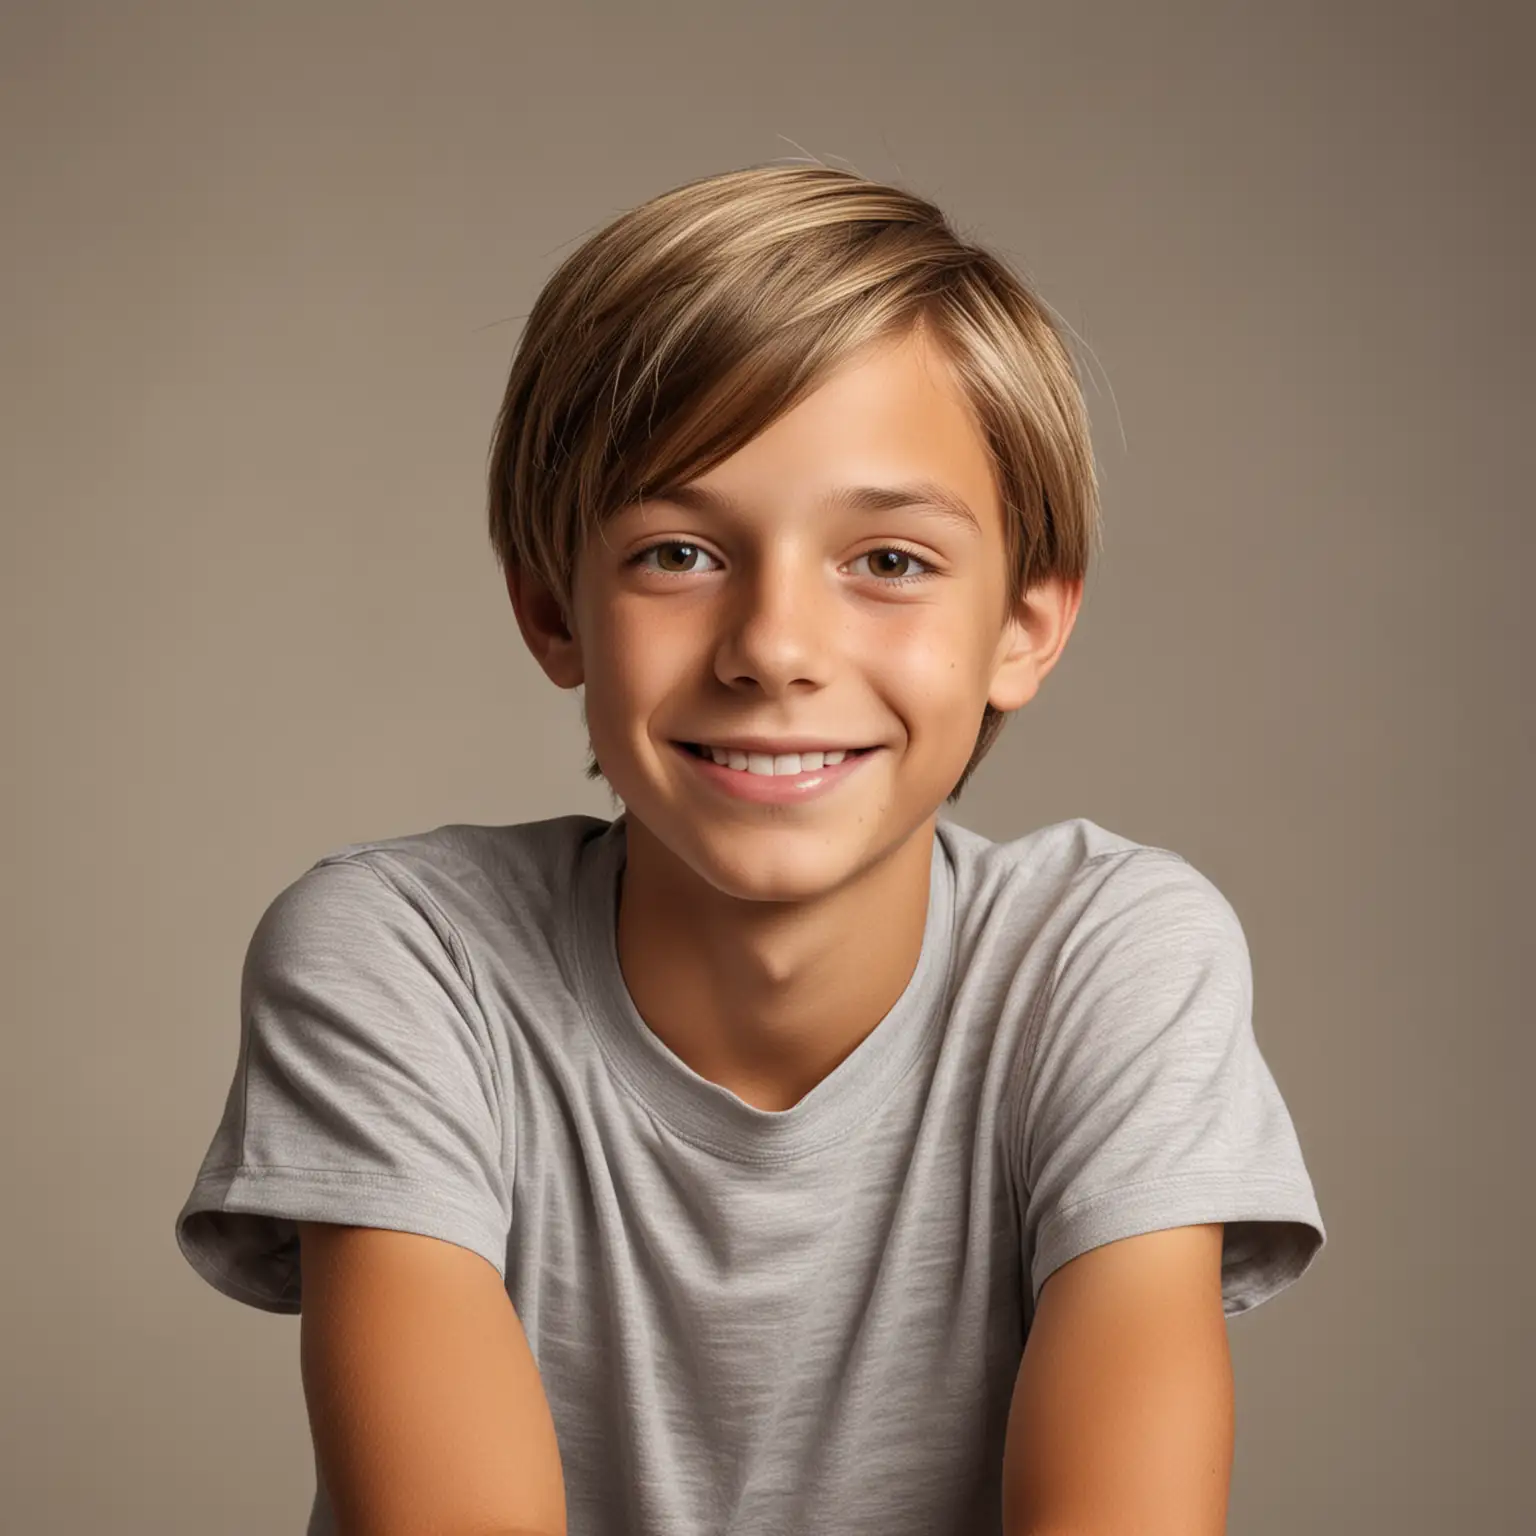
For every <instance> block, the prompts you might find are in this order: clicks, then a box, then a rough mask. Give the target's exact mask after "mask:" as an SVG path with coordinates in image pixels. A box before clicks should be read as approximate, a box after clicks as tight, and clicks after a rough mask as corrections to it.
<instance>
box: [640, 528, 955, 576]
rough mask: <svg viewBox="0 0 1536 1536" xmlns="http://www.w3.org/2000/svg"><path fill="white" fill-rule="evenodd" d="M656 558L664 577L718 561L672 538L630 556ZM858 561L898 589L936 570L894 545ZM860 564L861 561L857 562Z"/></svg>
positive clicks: (691, 571)
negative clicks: (918, 568) (914, 568)
mask: <svg viewBox="0 0 1536 1536" xmlns="http://www.w3.org/2000/svg"><path fill="white" fill-rule="evenodd" d="M653 555H654V556H655V557H656V563H655V564H654V565H653V566H651V569H652V570H654V571H657V572H659V573H660V574H661V575H663V576H691V575H693V574H694V573H695V572H696V571H697V570H699V566H698V565H697V564H695V563H694V562H695V560H696V559H697V557H699V556H701V555H702V556H703V558H704V559H706V560H712V559H714V556H713V555H710V554H707V553H706V552H705V551H704V550H702V549H701V548H700V547H699V546H698V545H697V544H689V543H686V542H684V541H683V540H680V539H671V540H668V541H666V542H664V543H661V544H651V545H648V546H647V547H646V548H645V549H642V550H640V551H638V552H637V553H636V554H633V555H631V556H630V559H629V563H630V564H631V565H642V564H644V563H645V562H646V561H648V560H650V558H651V556H653ZM858 560H868V561H869V562H870V571H871V573H872V574H873V575H875V576H877V577H878V578H880V580H881V583H882V584H883V585H885V586H897V585H900V584H901V583H904V582H908V581H921V580H922V579H923V577H924V576H928V575H932V574H933V572H932V569H931V567H929V565H928V562H927V561H926V560H922V559H920V558H919V557H918V556H917V555H915V554H913V553H912V551H911V550H907V549H901V548H898V547H896V546H894V545H891V546H888V547H886V548H885V549H871V550H868V551H866V552H865V553H864V554H862V555H860V556H858ZM855 564H857V560H856V561H855ZM913 565H918V566H921V567H922V571H921V573H920V574H914V573H913V572H912V570H911V567H912V566H913Z"/></svg>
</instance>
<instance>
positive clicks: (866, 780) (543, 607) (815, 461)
mask: <svg viewBox="0 0 1536 1536" xmlns="http://www.w3.org/2000/svg"><path fill="white" fill-rule="evenodd" d="M919 482H925V483H927V484H928V485H929V486H931V487H933V488H936V489H937V490H938V492H939V493H940V494H941V496H942V497H943V498H944V499H947V500H949V501H951V502H958V503H963V504H964V506H965V507H966V508H968V509H969V510H970V512H971V514H972V515H973V516H974V519H975V523H974V525H972V524H971V523H970V522H969V521H967V520H965V519H964V518H962V517H956V516H944V515H941V514H940V513H938V512H937V511H935V510H934V508H933V506H932V504H931V502H923V501H921V500H920V499H917V500H914V503H913V504H912V505H890V503H891V502H892V501H895V500H897V499H898V498H895V497H892V496H889V495H887V496H886V497H885V498H884V500H885V502H886V504H887V505H886V506H885V508H884V509H877V508H875V507H871V506H870V505H860V504H857V503H856V502H855V501H854V500H853V499H851V498H849V496H848V493H850V492H851V491H853V490H855V489H858V488H866V487H879V488H885V489H889V488H893V487H914V486H916V485H917V484H918V483H919ZM685 491H686V492H687V493H692V494H685V495H683V496H680V497H676V498H657V499H652V500H649V501H646V502H644V503H641V504H637V505H634V506H630V507H627V508H624V509H622V510H621V511H620V512H618V513H617V514H615V515H614V516H613V517H612V518H611V519H610V520H609V521H608V522H607V523H606V524H605V525H604V526H603V529H602V531H601V535H600V536H599V537H596V538H594V539H593V540H591V541H590V543H589V544H588V547H587V548H586V549H584V550H583V551H582V552H581V554H580V557H579V560H578V563H577V571H576V581H575V590H574V596H573V604H572V619H573V625H572V631H571V632H567V631H566V629H565V628H564V625H563V622H562V620H561V618H560V616H559V612H558V608H557V607H556V606H555V605H554V604H553V602H552V601H550V600H549V598H548V595H547V593H546V592H544V590H543V589H542V588H539V587H538V586H537V585H536V584H535V583H533V582H531V581H530V580H529V579H528V578H526V577H522V576H515V577H514V578H512V580H510V581H509V589H510V590H511V593H512V598H513V603H514V606H515V607H516V608H517V613H518V620H519V623H520V625H521V627H522V630H523V633H524V636H525V638H526V639H527V641H528V644H529V646H530V648H531V649H532V650H533V652H534V654H535V656H536V657H537V658H538V659H539V661H540V663H541V665H543V666H544V668H545V670H546V671H547V672H548V673H549V675H550V676H551V677H552V678H553V679H554V680H555V681H556V682H558V683H560V684H561V686H563V687H575V686H577V685H578V684H580V685H584V687H585V707H586V719H587V728H588V731H589V733H590V736H591V741H592V748H593V751H594V753H595V754H596V757H597V760H598V762H599V763H600V764H601V766H602V771H603V774H604V776H605V777H606V778H607V780H608V782H609V783H610V784H611V785H612V787H613V789H614V791H615V792H616V793H617V794H618V796H619V797H620V798H621V799H622V800H623V802H624V805H625V808H626V811H627V812H628V815H629V818H630V821H631V822H632V823H633V822H639V823H641V824H642V825H643V829H644V831H646V832H648V833H650V834H651V835H652V837H653V838H654V839H655V840H656V842H658V843H659V844H660V845H662V847H663V848H664V849H666V850H668V851H669V852H670V853H671V854H672V855H673V856H675V857H676V858H677V859H680V860H681V861H682V862H683V863H684V864H686V865H687V866H689V867H690V868H691V869H692V870H693V871H694V872H695V873H696V874H697V875H698V876H699V877H700V878H702V879H703V880H705V881H707V882H708V883H709V884H710V885H712V886H714V887H715V888H717V889H718V890H720V891H721V892H723V893H726V894H729V895H734V896H737V897H742V898H746V899H752V900H764V901H803V900H807V899H809V898H812V897H814V896H817V895H819V894H823V893H825V892H828V891H830V890H832V889H833V888H835V887H837V886H839V885H841V884H842V883H844V882H845V881H847V880H850V879H852V878H854V877H855V876H857V875H858V874H860V873H861V872H862V871H864V870H866V869H868V868H870V867H871V866H873V865H874V864H875V863H877V862H878V861H880V860H881V859H883V858H885V857H886V856H888V855H890V854H893V853H894V852H896V850H897V849H898V848H899V847H901V846H902V845H903V844H905V843H906V842H907V841H908V840H909V839H910V838H911V837H912V835H913V834H914V833H915V832H917V831H919V830H920V829H922V828H923V827H924V826H925V824H929V823H930V822H931V821H932V819H933V818H935V816H936V813H937V811H938V810H939V808H940V807H941V805H942V804H943V802H944V800H945V798H946V796H948V794H949V793H950V791H951V790H952V789H953V788H954V786H955V784H956V782H957V781H958V780H959V778H960V775H961V774H962V773H963V772H964V770H965V766H966V763H967V762H968V761H969V760H970V755H971V751H972V749H973V747H974V745H975V741H976V733H977V731H978V729H979V728H980V725H981V719H982V711H983V708H984V706H985V705H986V704H987V703H988V702H990V703H991V704H993V705H994V706H995V707H996V708H998V709H1001V710H1012V709H1017V708H1018V707H1019V706H1020V705H1022V704H1024V703H1025V702H1027V701H1028V699H1029V698H1030V697H1032V696H1033V694H1034V692H1035V689H1036V687H1037V686H1038V684H1039V681H1040V679H1041V678H1042V677H1043V676H1044V675H1045V673H1046V672H1047V671H1049V669H1050V667H1051V666H1052V664H1053V663H1054V661H1055V658H1056V656H1057V654H1058V653H1059V652H1060V650H1061V647H1062V646H1063V645H1064V644H1065V642H1066V639H1067V635H1068V634H1069V633H1070V630H1071V627H1072V624H1073V622H1074V619H1075V616H1076V611H1077V606H1078V602H1079V599H1080V597H1081V584H1080V583H1074V584H1072V585H1071V586H1066V585H1063V584H1059V583H1047V584H1042V585H1040V586H1037V587H1035V588H1033V589H1032V590H1031V592H1030V593H1029V594H1028V598H1027V601H1025V602H1024V603H1022V604H1021V605H1019V606H1018V609H1017V616H1016V617H1015V618H1014V619H1012V620H1010V622H1008V623H1007V624H1006V625H1003V624H1002V623H1001V615H1002V613H1003V610H1004V603H1005V592H1006V587H1007V584H1008V580H1009V572H1008V567H1007V564H1006V560H1005V553H1004V543H1003V520H1002V508H1001V504H1000V501H999V498H998V493H997V489H996V485H995V483H994V479H993V472H992V466H991V461H990V459H989V456H988V452H987V448H986V443H985V440H984V438H983V437H982V435H981V429H980V427H979V426H978V424H977V422H976V421H975V418H974V417H973V415H972V414H971V411H970V409H969V407H968V405H967V404H966V402H965V400H964V397H963V395H962V394H961V393H960V391H959V389H958V386H957V385H956V384H955V383H954V381H953V379H952V378H951V376H950V373H949V369H948V365H947V363H946V362H945V360H944V359H943V357H942V355H941V354H940V353H939V352H937V351H936V350H935V349H934V347H933V345H932V344H931V343H930V342H928V341H927V340H926V339H925V338H924V337H923V336H922V335H921V334H920V333H915V334H913V335H911V336H909V337H907V338H905V339H903V340H901V341H899V342H895V343H886V344H884V345H882V346H880V347H879V348H878V349H877V350H874V351H871V352H868V353H866V354H864V355H863V356H862V357H860V358H857V359H855V360H854V361H853V362H852V363H850V364H849V365H847V366H846V367H845V368H844V369H843V370H842V371H841V372H839V373H838V374H836V375H834V376H833V377H832V378H831V379H830V380H828V382H827V383H826V384H824V385H823V386H822V387H821V388H820V389H819V390H817V391H816V392H815V393H814V394H812V395H811V396H809V397H808V398H807V399H805V400H804V401H802V402H801V403H800V404H799V405H798V406H797V407H795V409H794V410H792V411H790V412H789V413H788V414H786V415H785V416H782V417H780V418H779V420H778V421H776V422H775V423H774V424H773V425H772V426H770V427H768V428H767V430H765V431H764V432H762V433H761V434H760V435H759V436H758V437H756V438H754V439H753V440H752V441H751V442H749V443H748V444H747V445H746V446H745V447H744V448H742V449H741V450H740V451H738V452H737V453H735V454H734V455H733V456H732V457H731V458H729V459H727V460H726V461H725V462H724V463H722V464H720V465H717V466H716V467H715V468H714V469H712V470H710V471H709V473H708V474H706V475H703V476H700V477H699V478H698V479H697V480H694V481H693V482H691V483H690V485H689V486H688V487H686V488H685ZM839 494H842V495H843V496H844V497H845V500H844V501H843V502H842V503H841V504H839V503H838V501H837V497H838V496H839ZM919 495H920V493H919ZM866 499H867V498H866ZM801 742H803V743H806V744H807V745H809V746H822V747H825V748H826V749H829V750H845V751H846V750H848V749H855V748H857V749H865V750H863V751H861V752H860V753H859V755H858V756H857V757H853V756H850V757H848V758H846V759H845V760H844V761H843V762H842V763H841V764H839V765H836V766H834V767H830V768H829V767H825V766H823V767H822V768H820V769H819V770H818V769H816V768H815V766H814V761H815V760H814V758H813V759H812V766H811V767H810V768H809V770H807V766H806V765H805V763H804V762H803V760H802V762H801V764H800V767H801V771H800V772H799V773H798V774H775V776H774V777H772V778H769V777H765V776H762V775H760V774H758V775H754V774H752V773H751V772H749V771H746V770H742V769H740V768H731V767H728V766H726V767H722V766H718V765H716V764H715V763H713V762H710V761H707V760H706V759H705V758H702V757H700V756H698V755H696V754H695V753H694V752H692V751H690V749H689V747H688V746H686V745H684V744H685V743H693V744H700V743H702V744H705V745H707V746H718V747H725V748H731V747H733V746H734V747H735V748H736V749H737V750H738V751H740V750H745V749H746V748H747V747H748V746H749V745H750V746H751V747H752V749H753V750H752V753H751V754H749V756H748V758H747V762H748V763H749V765H750V766H751V767H757V768H761V767H762V766H764V764H763V762H762V761H761V760H759V761H756V762H754V761H753V757H758V758H759V759H761V758H762V757H764V756H766V755H768V752H769V749H772V750H773V751H774V752H775V753H776V755H777V756H780V757H782V756H784V755H787V754H788V753H789V752H791V751H792V750H793V747H794V745H795V744H797V743H801ZM735 761H737V762H738V763H739V762H740V761H742V759H741V758H740V757H739V756H738V757H737V758H736V759H735ZM777 766H778V767H779V768H781V769H783V768H793V767H794V766H795V765H794V764H793V763H787V764H786V763H782V762H780V763H778V764H777Z"/></svg>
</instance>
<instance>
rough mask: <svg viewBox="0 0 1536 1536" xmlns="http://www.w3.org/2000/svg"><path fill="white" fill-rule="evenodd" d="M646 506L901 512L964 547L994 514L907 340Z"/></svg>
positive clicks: (852, 366)
mask: <svg viewBox="0 0 1536 1536" xmlns="http://www.w3.org/2000/svg"><path fill="white" fill-rule="evenodd" d="M646 499H648V500H649V501H655V502H662V503H664V504H667V505H671V506H674V507H681V508H684V509H686V510H689V511H693V512H697V513H701V514H706V515H710V516H715V517H721V518H740V517H746V516H749V515H752V514H754V513H765V512H770V511H771V510H773V509H774V508H776V507H785V506H790V505H794V506H803V507H806V508H807V509H812V508H814V509H815V510H817V511H827V512H840V511H859V510H869V511H873V512H879V511H902V510H908V509H910V510H915V511H923V512H926V513H929V514H931V515H933V516H935V517H937V518H938V519H940V520H942V521H946V522H948V523H949V524H950V525H952V527H953V528H954V529H955V530H956V531H963V532H965V533H968V534H970V535H971V536H973V537H983V536H985V533H986V531H987V529H988V527H989V525H990V524H992V523H995V521H996V519H997V517H998V516H999V515H1000V514H999V511H998V507H997V486H996V477H995V468H994V461H993V457H992V453H991V450H990V448H989V446H988V443H987V440H986V436H985V434H984V432H983V430H982V427H981V424H980V422H979V421H978V419H977V417H976V414H975V412H974V410H973V409H972V407H971V404H970V402H969V400H968V399H967V398H966V396H965V395H964V393H963V391H962V389H961V387H960V385H959V383H958V381H957V379H956V377H955V375H954V373H953V371H952V370H951V369H950V367H949V366H948V364H947V363H946V362H944V361H943V359H942V358H939V357H937V355H936V354H935V352H934V351H933V349H932V347H931V346H924V345H923V344H922V343H921V342H920V341H919V340H918V339H915V338H904V339H903V340H902V341H899V342H892V343H887V344H885V345H884V346H881V347H879V348H872V349H868V350H866V351H865V352H863V353H861V354H858V355H856V356H855V357H853V358H851V359H850V360H848V361H847V362H846V363H845V364H844V365H842V366H841V367H839V368H837V369H835V370H834V371H833V372H832V373H831V374H830V375H829V376H828V377H827V378H826V379H824V380H823V381H822V382H821V383H820V384H819V385H818V386H817V387H816V388H814V389H813V390H812V391H811V392H810V393H809V394H808V395H807V396H806V397H805V398H804V399H802V400H800V401H799V402H797V403H796V404H795V405H794V406H792V407H791V408H790V409H789V410H788V411H786V412H784V413H783V414H782V415H781V416H779V417H778V418H777V419H775V420H773V421H771V422H769V423H768V424H767V425H766V426H764V427H763V428H762V429H761V430H760V431H758V432H757V433H755V434H754V435H753V436H752V437H750V438H749V439H748V440H747V441H745V442H744V443H742V444H741V445H740V446H738V447H737V448H736V449H735V450H734V451H733V452H732V453H731V454H730V455H729V456H728V457H726V458H725V459H723V460H722V461H721V462H720V463H718V464H716V465H714V466H713V467H712V468H710V469H709V470H707V471H705V472H703V473H700V474H697V475H693V476H691V477H687V478H678V477H671V478H665V479H663V480H662V481H661V482H660V483H659V484H654V485H653V488H652V489H651V490H649V491H647V492H646ZM641 505H643V504H642V503H637V504H636V506H637V508H638V507H639V506H641Z"/></svg>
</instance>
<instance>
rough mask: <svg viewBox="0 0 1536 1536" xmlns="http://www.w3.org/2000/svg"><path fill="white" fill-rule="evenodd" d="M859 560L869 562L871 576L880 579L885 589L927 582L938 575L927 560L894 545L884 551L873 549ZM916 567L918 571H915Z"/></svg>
mask: <svg viewBox="0 0 1536 1536" xmlns="http://www.w3.org/2000/svg"><path fill="white" fill-rule="evenodd" d="M859 559H860V560H867V561H869V571H870V574H871V575H873V576H876V577H878V578H879V585H881V586H885V587H901V586H905V585H906V584H907V583H908V582H910V581H926V580H928V579H929V577H931V576H934V575H936V574H937V573H936V572H935V571H934V569H933V567H932V566H930V565H929V564H928V562H927V561H926V560H923V559H920V558H919V557H918V556H917V555H914V554H912V553H910V552H909V551H907V550H905V549H902V548H900V547H899V546H898V545H894V544H893V545H888V546H886V548H884V549H872V550H870V551H869V552H868V553H867V554H863V555H860V556H859ZM914 566H916V567H918V569H916V570H913V567H914Z"/></svg>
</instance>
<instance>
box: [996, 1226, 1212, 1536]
mask: <svg viewBox="0 0 1536 1536" xmlns="http://www.w3.org/2000/svg"><path fill="white" fill-rule="evenodd" d="M1221 1248H1222V1224H1221V1223H1219V1222H1217V1223H1210V1224H1204V1225H1200V1226H1186V1227H1172V1228H1167V1229H1165V1230H1162V1231H1157V1232H1147V1233H1144V1234H1141V1235H1139V1236H1136V1237H1128V1238H1123V1239H1121V1240H1120V1241H1118V1242H1111V1243H1105V1244H1103V1245H1101V1246H1100V1247H1097V1248H1092V1249H1089V1250H1088V1251H1087V1252H1086V1253H1083V1254H1081V1255H1079V1256H1078V1257H1077V1258H1075V1259H1072V1260H1069V1261H1068V1262H1067V1263H1066V1264H1064V1265H1062V1266H1061V1268H1059V1269H1057V1270H1056V1271H1055V1272H1054V1273H1053V1274H1051V1276H1050V1277H1049V1278H1048V1279H1047V1280H1046V1282H1045V1284H1044V1286H1043V1287H1042V1288H1041V1291H1040V1298H1039V1304H1038V1306H1037V1308H1036V1311H1035V1317H1034V1321H1033V1323H1032V1325H1031V1328H1030V1331H1029V1335H1028V1339H1027V1341H1026V1343H1025V1347H1024V1357H1023V1359H1022V1361H1021V1362H1020V1365H1019V1374H1018V1379H1017V1381H1016V1383H1015V1386H1014V1392H1013V1404H1012V1408H1011V1410H1010V1413H1009V1420H1008V1435H1007V1442H1006V1449H1005V1451H1004V1457H1003V1513H1004V1520H1003V1524H1004V1529H1005V1531H1006V1532H1007V1536H1026V1533H1027V1536H1056V1533H1065V1532H1072V1533H1074V1536H1095V1533H1097V1532H1105V1533H1108V1532H1118V1531H1132V1530H1134V1531H1138V1532H1145V1533H1146V1536H1160V1533H1163V1532H1167V1533H1168V1536H1221V1533H1222V1532H1224V1531H1225V1530H1226V1516H1227V1496H1228V1491H1229V1487H1230V1480H1231V1469H1232V1447H1233V1430H1234V1424H1233V1409H1234V1405H1233V1384H1232V1364H1231V1356H1230V1353H1229V1350H1228V1344H1227V1329H1226V1318H1225V1315H1224V1313H1223V1310H1222V1297H1221Z"/></svg>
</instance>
